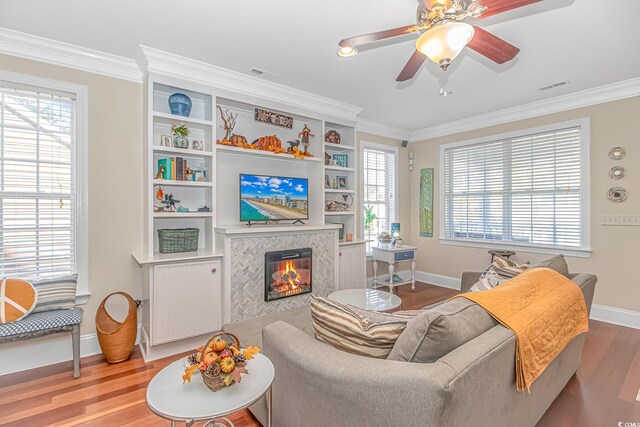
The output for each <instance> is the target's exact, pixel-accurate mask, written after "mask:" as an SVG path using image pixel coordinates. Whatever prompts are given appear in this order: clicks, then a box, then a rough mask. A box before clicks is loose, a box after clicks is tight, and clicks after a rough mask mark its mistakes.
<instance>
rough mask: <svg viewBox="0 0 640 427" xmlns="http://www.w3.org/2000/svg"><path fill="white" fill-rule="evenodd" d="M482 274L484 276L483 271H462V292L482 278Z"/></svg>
mask: <svg viewBox="0 0 640 427" xmlns="http://www.w3.org/2000/svg"><path fill="white" fill-rule="evenodd" d="M480 276H482V272H479V271H465V272H464V273H462V279H461V280H460V292H468V291H469V288H471V287H472V286H473V285H475V284H476V282H477V281H478V280H480Z"/></svg>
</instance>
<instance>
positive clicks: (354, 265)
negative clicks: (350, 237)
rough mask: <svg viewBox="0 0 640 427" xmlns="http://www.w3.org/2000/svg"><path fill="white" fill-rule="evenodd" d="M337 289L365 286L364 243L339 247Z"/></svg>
mask: <svg viewBox="0 0 640 427" xmlns="http://www.w3.org/2000/svg"><path fill="white" fill-rule="evenodd" d="M339 258H340V259H339V261H338V263H339V267H338V269H339V277H338V289H364V288H366V287H367V250H366V245H365V244H364V243H363V244H361V245H360V244H358V245H350V246H341V247H340V257H339Z"/></svg>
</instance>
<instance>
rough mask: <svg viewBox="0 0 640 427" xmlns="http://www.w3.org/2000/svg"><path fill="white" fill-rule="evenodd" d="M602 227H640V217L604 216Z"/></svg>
mask: <svg viewBox="0 0 640 427" xmlns="http://www.w3.org/2000/svg"><path fill="white" fill-rule="evenodd" d="M601 225H618V226H636V227H640V215H604V216H603V217H602V222H601Z"/></svg>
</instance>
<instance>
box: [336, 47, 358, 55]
mask: <svg viewBox="0 0 640 427" xmlns="http://www.w3.org/2000/svg"><path fill="white" fill-rule="evenodd" d="M357 53H358V49H356V48H355V47H349V46H347V47H341V48H340V49H338V56H339V57H341V58H349V57H351V56H355V55H356V54H357Z"/></svg>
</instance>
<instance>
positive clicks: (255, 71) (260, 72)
mask: <svg viewBox="0 0 640 427" xmlns="http://www.w3.org/2000/svg"><path fill="white" fill-rule="evenodd" d="M250 72H251V74H253V75H254V76H258V77H265V78H271V79H272V78H274V77H277V76H276V75H275V74H273V73H272V72H270V71H267V70H262V69H260V68H256V67H253V68H251V71H250Z"/></svg>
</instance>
